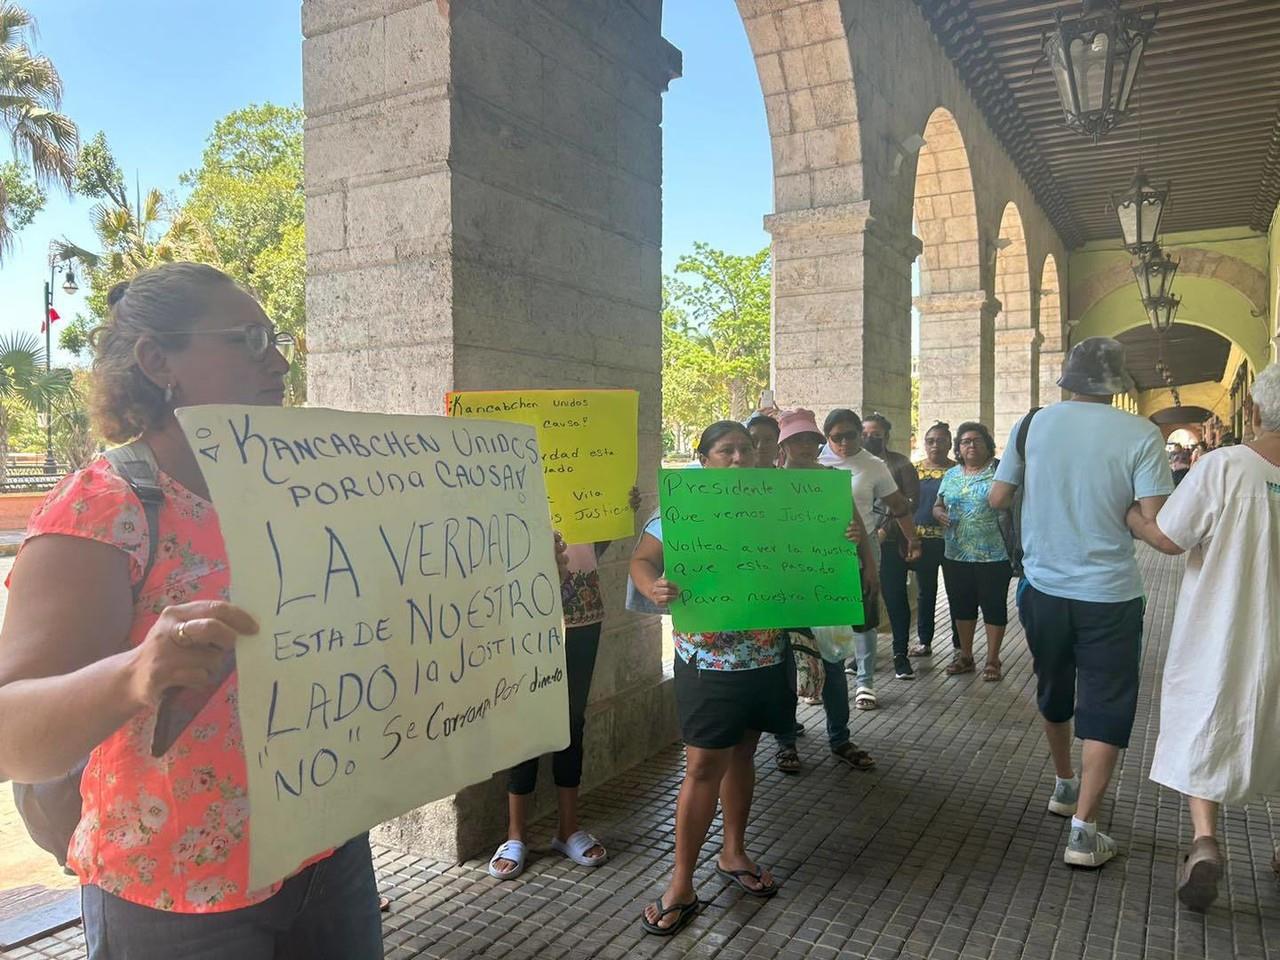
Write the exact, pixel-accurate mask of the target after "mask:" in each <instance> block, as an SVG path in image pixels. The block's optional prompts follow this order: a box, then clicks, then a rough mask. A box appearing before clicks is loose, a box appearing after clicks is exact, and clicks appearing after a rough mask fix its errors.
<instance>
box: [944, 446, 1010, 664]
mask: <svg viewBox="0 0 1280 960" xmlns="http://www.w3.org/2000/svg"><path fill="white" fill-rule="evenodd" d="M955 452H956V459H957V460H959V461H960V462H959V463H958V464H957V465H956V466H954V467H952V468H951V469H950V470H948V471H947V473H946V475H945V476H944V477H943V478H942V485H941V486H940V487H939V489H938V502H937V505H936V506H935V507H934V508H933V515H934V518H935V519H936V520H937V521H938V523H939V524H940V525H941V526H942V527H943V528H944V529H945V530H946V541H947V542H946V556H945V559H944V560H943V561H942V570H943V574H944V576H945V577H946V583H947V600H948V601H949V602H950V604H951V616H952V617H953V618H954V619H955V624H956V633H957V634H958V635H959V637H960V651H959V652H958V653H957V654H956V656H955V659H954V660H952V661H951V663H950V665H948V667H947V675H948V676H957V675H959V674H962V673H973V671H974V662H973V636H974V633H975V631H976V630H977V628H978V610H979V609H981V610H982V622H983V623H984V624H985V625H986V631H987V662H986V666H985V667H984V668H983V671H982V679H983V680H988V681H995V680H999V679H1000V678H1001V677H1002V676H1003V672H1002V670H1001V665H1000V645H1001V644H1002V643H1003V642H1004V630H1005V627H1006V626H1007V625H1008V623H1009V581H1010V580H1011V579H1012V578H1013V570H1012V568H1011V567H1010V566H1009V553H1008V551H1007V550H1006V549H1005V545H1004V537H1003V536H1002V535H1001V533H1000V520H999V515H998V514H997V513H996V511H995V510H993V509H992V508H991V505H990V504H989V503H988V502H987V495H988V494H989V493H990V492H991V482H992V481H993V480H994V479H995V475H996V466H997V464H998V463H999V461H998V460H996V458H995V454H996V445H995V441H994V440H992V439H991V431H990V430H988V429H987V428H986V427H985V426H983V425H982V424H980V423H962V424H960V429H959V430H957V431H956V448H955Z"/></svg>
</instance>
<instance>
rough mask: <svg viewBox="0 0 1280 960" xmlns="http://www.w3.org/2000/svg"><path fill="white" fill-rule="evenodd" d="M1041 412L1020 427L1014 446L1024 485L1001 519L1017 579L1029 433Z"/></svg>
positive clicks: (1035, 410) (1032, 413)
mask: <svg viewBox="0 0 1280 960" xmlns="http://www.w3.org/2000/svg"><path fill="white" fill-rule="evenodd" d="M1040 410H1041V408H1040V407H1033V408H1032V409H1031V410H1030V411H1028V413H1027V415H1026V416H1025V417H1023V418H1022V423H1021V424H1019V426H1018V435H1017V437H1015V438H1014V443H1013V445H1014V447H1015V448H1016V449H1017V451H1018V457H1019V458H1020V459H1021V460H1022V483H1020V484H1018V489H1017V490H1015V491H1014V493H1013V506H1012V507H1010V508H1009V509H1008V510H1003V511H1001V512H1000V518H999V520H1000V535H1001V536H1002V537H1003V538H1004V548H1005V551H1006V552H1007V553H1008V554H1009V566H1010V567H1012V568H1013V575H1014V576H1015V577H1021V576H1022V573H1023V570H1022V558H1023V556H1024V555H1025V554H1024V551H1023V549H1022V495H1023V492H1024V491H1025V490H1026V489H1027V432H1028V431H1029V430H1030V429H1031V421H1032V420H1034V419H1035V415H1036V414H1037V413H1039V412H1040Z"/></svg>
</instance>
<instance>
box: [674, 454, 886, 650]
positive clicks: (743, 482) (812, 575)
mask: <svg viewBox="0 0 1280 960" xmlns="http://www.w3.org/2000/svg"><path fill="white" fill-rule="evenodd" d="M658 482H659V494H660V500H661V507H662V556H663V563H664V565H665V567H666V571H665V574H664V575H665V576H666V578H667V579H668V580H670V581H671V582H672V583H674V584H676V586H677V587H679V589H680V596H679V598H678V599H677V600H676V601H674V602H673V603H672V604H671V617H672V622H673V624H674V626H675V628H676V629H677V630H679V631H680V632H682V633H706V632H710V631H717V630H763V629H766V628H769V627H827V626H850V625H853V624H860V623H862V622H863V612H862V588H861V585H860V584H861V581H860V579H859V574H858V557H857V550H856V548H855V547H854V545H853V544H852V543H850V542H849V541H848V540H846V539H845V535H844V533H845V528H846V527H848V525H849V522H850V520H851V519H852V517H853V498H852V496H851V494H850V490H849V475H848V474H847V473H845V472H844V471H843V470H756V469H734V470H663V471H662V472H661V474H660V476H659V481H658Z"/></svg>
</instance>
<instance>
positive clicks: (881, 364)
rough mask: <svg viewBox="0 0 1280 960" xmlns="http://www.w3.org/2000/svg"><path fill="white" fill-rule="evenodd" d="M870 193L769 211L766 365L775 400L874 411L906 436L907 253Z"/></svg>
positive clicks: (914, 250) (915, 250)
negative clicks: (853, 199) (877, 214)
mask: <svg viewBox="0 0 1280 960" xmlns="http://www.w3.org/2000/svg"><path fill="white" fill-rule="evenodd" d="M870 208H871V204H870V201H860V202H857V203H845V204H837V205H833V206H827V207H816V208H812V209H807V210H793V211H788V212H786V213H775V214H771V215H769V216H767V217H765V229H766V230H768V231H769V233H770V234H771V235H772V237H773V369H772V382H773V385H774V390H775V392H776V393H777V397H778V403H779V404H780V405H782V406H784V407H795V406H806V407H810V408H811V409H813V410H815V411H816V412H817V414H818V418H819V421H821V419H822V417H823V416H825V415H826V413H827V412H828V411H829V410H831V409H832V408H834V407H852V408H854V409H856V410H859V411H862V412H865V411H869V410H872V409H877V410H879V411H881V412H882V413H883V414H884V415H885V416H887V417H889V418H890V420H892V421H893V422H894V423H895V424H900V425H901V426H900V427H899V428H898V432H899V433H901V434H902V437H901V441H902V443H905V442H906V440H907V436H906V434H907V433H908V432H909V430H910V427H909V422H910V407H911V313H910V304H911V261H912V260H913V259H914V258H915V257H916V256H918V255H919V251H920V242H919V240H916V239H915V238H914V237H911V236H910V235H909V234H907V235H905V236H902V237H895V235H894V234H893V232H892V231H890V230H888V229H886V228H884V227H882V226H881V225H880V224H879V223H878V222H877V221H875V220H874V219H873V218H872V216H871V213H870Z"/></svg>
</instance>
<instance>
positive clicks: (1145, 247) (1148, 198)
mask: <svg viewBox="0 0 1280 960" xmlns="http://www.w3.org/2000/svg"><path fill="white" fill-rule="evenodd" d="M1169 190H1170V185H1169V184H1167V183H1166V184H1165V187H1164V189H1163V190H1159V189H1157V188H1156V187H1153V186H1152V185H1151V182H1150V181H1149V180H1147V177H1146V174H1144V173H1143V172H1142V167H1138V172H1137V173H1135V174H1134V175H1133V182H1132V183H1131V184H1129V189H1128V191H1127V192H1125V193H1124V194H1123V195H1121V196H1119V197H1117V196H1115V195H1114V194H1113V195H1112V197H1111V205H1112V206H1114V207H1115V208H1116V219H1118V220H1119V221H1120V232H1121V234H1123V236H1124V247H1125V249H1126V250H1128V251H1129V252H1130V253H1132V254H1134V255H1135V256H1142V255H1144V254H1146V253H1149V252H1151V251H1153V250H1155V249H1156V237H1158V236H1159V235H1160V220H1161V219H1162V218H1163V217H1164V211H1165V207H1167V206H1168V205H1169Z"/></svg>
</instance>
